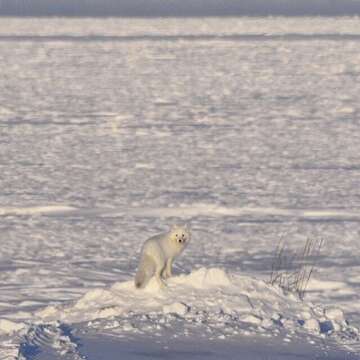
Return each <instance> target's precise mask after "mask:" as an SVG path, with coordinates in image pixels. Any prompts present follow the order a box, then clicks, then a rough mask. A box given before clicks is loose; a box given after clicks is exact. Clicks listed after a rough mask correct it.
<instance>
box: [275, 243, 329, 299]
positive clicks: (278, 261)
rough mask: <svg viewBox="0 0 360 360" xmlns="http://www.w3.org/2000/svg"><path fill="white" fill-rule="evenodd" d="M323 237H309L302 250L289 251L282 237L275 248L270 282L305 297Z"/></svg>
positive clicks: (301, 297) (302, 297)
mask: <svg viewBox="0 0 360 360" xmlns="http://www.w3.org/2000/svg"><path fill="white" fill-rule="evenodd" d="M323 243H324V241H323V239H320V240H318V239H309V238H308V239H307V240H306V242H305V244H304V247H303V249H302V250H301V251H295V252H294V251H289V250H288V249H287V248H286V243H285V241H284V238H283V237H281V238H280V241H279V244H278V246H277V247H276V249H275V253H274V260H273V263H272V268H271V274H270V284H272V285H278V286H280V287H281V288H282V289H283V290H284V291H285V292H292V293H295V294H297V295H298V296H299V298H300V299H304V296H305V292H306V289H307V286H308V284H309V281H310V278H311V275H312V274H313V272H314V269H315V267H316V261H317V260H318V257H319V255H320V251H321V248H322V246H323Z"/></svg>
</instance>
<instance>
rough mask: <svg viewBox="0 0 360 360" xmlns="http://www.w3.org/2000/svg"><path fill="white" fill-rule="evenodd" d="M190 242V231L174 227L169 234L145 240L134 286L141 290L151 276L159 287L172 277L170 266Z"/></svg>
mask: <svg viewBox="0 0 360 360" xmlns="http://www.w3.org/2000/svg"><path fill="white" fill-rule="evenodd" d="M189 240H190V231H189V229H188V228H187V227H186V226H185V227H183V226H178V225H174V226H173V227H172V228H171V229H170V231H169V232H166V233H162V234H159V235H155V236H153V237H151V238H150V239H148V240H146V241H145V243H144V245H143V247H142V249H141V257H140V263H139V267H138V271H137V273H136V276H135V286H136V287H137V288H143V287H145V285H146V284H147V283H148V281H149V280H150V278H151V277H152V276H155V277H156V280H157V281H158V283H159V285H160V286H161V287H163V286H164V282H163V279H167V278H168V277H170V276H171V275H172V273H171V266H172V263H173V261H174V258H175V257H176V256H178V255H180V254H181V252H182V251H183V250H184V249H185V247H186V245H187V244H188V242H189Z"/></svg>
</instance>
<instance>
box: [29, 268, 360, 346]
mask: <svg viewBox="0 0 360 360" xmlns="http://www.w3.org/2000/svg"><path fill="white" fill-rule="evenodd" d="M36 318H37V321H38V322H39V323H49V322H54V321H56V322H57V321H60V322H61V323H69V324H70V323H80V322H82V323H84V322H88V326H91V327H96V328H102V329H112V331H116V332H117V333H129V332H132V333H139V332H140V333H144V332H147V331H151V332H153V331H155V330H159V329H167V328H169V327H171V326H172V325H171V324H172V323H173V322H179V321H181V323H182V325H181V326H182V327H183V329H184V333H185V334H186V333H187V332H188V331H189V329H190V328H194V327H205V328H206V329H205V330H206V332H207V333H209V334H210V335H211V334H212V335H211V336H213V335H214V336H217V337H220V338H224V337H227V336H234V335H237V334H242V335H249V334H259V333H263V334H264V333H265V334H266V333H270V334H279V333H280V332H281V331H285V332H286V333H287V334H294V333H295V332H305V333H309V334H315V335H321V336H325V335H335V336H337V335H338V336H339V338H340V337H341V339H344V338H349V339H350V340H351V341H354V340H355V339H358V336H359V335H358V334H359V332H358V330H357V329H356V328H354V327H351V326H350V325H349V324H348V321H347V320H346V319H345V317H344V314H343V312H342V310H341V309H338V308H334V307H332V308H322V307H321V306H316V307H315V306H313V305H312V304H308V303H306V302H304V301H301V300H299V299H298V298H297V297H296V296H295V295H293V294H284V293H283V291H282V290H281V289H280V288H278V287H274V286H271V285H269V284H267V283H265V282H264V281H261V280H257V279H254V278H250V277H248V276H242V275H238V274H230V275H229V274H227V273H226V272H225V271H224V270H222V269H217V268H210V269H206V268H200V269H198V270H195V271H193V272H192V273H190V274H188V275H179V276H175V277H172V278H170V279H168V281H167V286H166V287H164V288H159V286H158V284H157V282H156V281H155V280H154V281H150V283H149V284H148V286H147V287H146V288H145V289H144V290H139V289H136V288H135V287H134V284H133V281H127V282H120V283H115V284H114V285H113V286H112V287H111V288H108V289H94V290H91V291H89V292H87V293H86V294H85V295H84V296H83V297H81V298H80V299H79V300H77V301H76V302H75V303H72V304H70V305H67V306H61V307H54V306H50V307H47V308H45V309H43V310H41V311H39V312H37V313H36Z"/></svg>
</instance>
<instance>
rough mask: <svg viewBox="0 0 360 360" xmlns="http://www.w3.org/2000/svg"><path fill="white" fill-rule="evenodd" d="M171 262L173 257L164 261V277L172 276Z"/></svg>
mask: <svg viewBox="0 0 360 360" xmlns="http://www.w3.org/2000/svg"><path fill="white" fill-rule="evenodd" d="M172 263H173V259H172V258H170V259H169V260H168V261H167V262H166V266H165V271H164V279H167V278H169V277H170V276H172V270H171V267H172Z"/></svg>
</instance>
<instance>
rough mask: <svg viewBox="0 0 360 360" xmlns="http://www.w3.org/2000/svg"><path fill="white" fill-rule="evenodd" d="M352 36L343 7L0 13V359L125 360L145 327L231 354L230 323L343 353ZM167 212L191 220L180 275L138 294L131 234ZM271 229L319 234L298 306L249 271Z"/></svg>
mask: <svg viewBox="0 0 360 360" xmlns="http://www.w3.org/2000/svg"><path fill="white" fill-rule="evenodd" d="M359 46H360V25H359V21H358V19H357V18H337V19H330V18H329V19H310V18H303V19H301V18H297V19H285V18H269V19H246V18H243V19H203V20H199V19H190V20H186V21H185V22H184V20H183V19H181V20H177V19H172V20H168V21H165V20H156V19H153V20H140V19H139V20H127V19H103V20H91V19H83V20H78V19H72V20H64V19H41V20H40V19H22V20H21V21H20V20H17V19H5V18H2V19H1V22H0V64H1V65H0V66H1V72H0V82H1V87H0V185H1V192H0V241H1V247H0V269H1V272H0V343H1V345H0V354H1V356H0V358H5V359H14V358H17V357H18V356H20V357H21V356H23V357H25V358H26V359H27V360H28V359H40V358H41V357H43V358H46V359H51V358H54V359H56V358H57V357H58V356H60V355H59V354H61V353H66V354H67V356H69V357H70V358H71V359H76V358H77V357H81V356H85V355H86V356H87V357H88V358H89V359H92V358H93V357H91V356H92V355H91V353H93V354H94V353H96V351H101V349H103V348H104V347H106V346H105V345H104V344H108V343H111V344H113V345H112V346H113V347H114V349H117V350H114V351H119V350H118V349H119V347H120V348H121V347H122V348H124V349H128V351H130V350H129V349H132V348H133V346H134V345H133V344H134V343H136V342H137V341H138V342H139V343H140V344H142V346H140V348H141V349H142V350H141V351H140V353H141V352H143V350H144V349H146V348H147V345H148V343H149V341H150V337H149V336H150V335H149V332H150V333H152V336H155V335H153V333H158V334H160V335H159V338H160V339H162V340H163V339H164V338H165V339H168V340H169V343H171V344H172V345H171V346H169V348H170V349H173V352H174V354H175V352H176V351H180V349H179V344H182V342H183V343H184V345H183V349H184V351H188V355H189V356H190V355H191V354H192V355H194V358H195V357H196V356H198V355H199V354H197V355H196V354H195V353H194V342H191V339H192V337H191V336H193V338H196V337H197V338H198V339H199V343H200V339H201V344H205V345H204V348H206V347H207V346H209V347H208V348H209V351H210V352H211V351H214V352H216V351H219V349H221V346H224V345H216V346H215V345H214V346H213V345H211V346H210V345H208V344H210V343H211V341H212V340H210V338H214V339H215V338H216V341H220V342H221V341H222V342H223V344H229V347H228V349H233V350H231V351H230V350H229V351H230V353H229V354H228V355H229V358H231V356H232V355H231V354H234V353H236V352H238V351H239V348H236V344H237V342H236V339H242V340H241V341H240V340H239V341H240V343H241V344H244V346H245V344H250V343H251V341H252V340H244V336H245V337H247V338H250V339H258V338H259V336H260V338H261V340H259V341H257V340H254V341H255V343H256V344H258V347H259V348H261V349H265V350H264V352H263V353H261V352H260V353H258V355H256V356H258V357H259V358H261V356H263V354H264V353H265V354H266V352H267V351H268V350H267V349H268V348H267V346H268V345H266V341H265V340H264V339H268V337H267V336H276V339H277V340H274V343H273V345H274V344H277V341H278V342H279V344H280V343H281V344H284V343H290V344H293V347H291V346H290V348H291V349H292V350H291V351H290V352H288V354H292V355H291V356H293V357H296V356H300V355H301V349H305V348H306V347H304V346H303V344H304V343H306V344H308V345H309V347H308V348H307V350H306V354H309V352H310V353H311V352H312V351H314V354H315V353H316V351H320V350H315V348H316V349H319V348H321V346H323V347H324V346H325V347H326V346H330V347H331V349H333V350H331V351H329V353H328V355H326V356H327V357H326V356H325V358H336V359H341V356H342V355H341V356H340V355H339V356H337V355H336V356H335V355H334V354H337V353H336V351H340V350H339V349H338V347H339V346H346V351H351V352H352V355H351V356H354V358H356V356H357V355H356V351H358V349H359V345H358V335H357V333H356V331H357V329H358V328H359V327H360V315H359V314H360V301H359V289H360V275H359V270H360V260H359V259H360V242H359V235H360V228H359V221H360V162H359V155H358V154H359V153H360V131H359V130H360V117H359V116H360V105H359V104H360V81H359V80H360V79H359V77H360V50H359V49H360V47H359ZM176 222H189V223H190V225H191V228H192V233H193V241H192V243H191V244H190V246H189V248H188V249H187V250H186V252H185V253H184V254H183V256H182V257H181V258H180V259H179V260H178V261H177V262H176V263H175V274H176V275H179V276H178V277H175V278H174V279H171V281H170V283H169V289H167V292H166V291H165V292H161V291H160V292H159V291H158V290H157V289H150V290H151V291H150V292H149V293H146V297H145V300H146V301H145V300H144V301H145V303H144V302H141V301H140V300H139V299H138V298H137V296H142V295H138V294H137V293H133V290H132V289H131V283H130V282H129V281H131V279H132V277H133V275H134V272H135V269H136V262H137V257H138V252H139V249H140V246H141V244H142V242H143V241H144V240H145V239H146V238H147V237H149V236H151V235H153V234H156V233H157V232H161V231H163V230H166V228H167V226H168V225H169V224H172V223H176ZM280 238H285V239H286V241H287V244H288V246H289V248H292V249H299V248H302V247H303V245H304V242H305V241H306V239H307V238H315V239H320V238H323V239H324V241H325V245H324V248H323V251H322V255H321V257H320V258H319V259H318V260H317V269H316V272H315V274H314V275H313V278H312V281H311V282H310V284H309V292H308V294H307V295H306V297H305V301H304V303H301V302H298V301H297V300H296V299H290V298H288V297H287V295H284V294H281V293H279V294H278V295H279V297H280V298H279V304H278V305H277V308H276V306H275V305H274V304H275V302H274V301H272V300H274V297H276V296H277V295H276V294H277V293H276V292H277V291H278V290H277V289H272V288H271V287H270V288H269V286H268V285H267V284H266V282H263V280H268V279H269V272H270V270H271V263H272V258H273V251H274V248H275V247H276V245H277V243H278V242H279V239H280ZM212 269H217V270H215V272H216V274H217V275H215V277H214V276H213V277H212V279H211V281H210V283H209V286H210V288H206V287H205V288H204V281H205V280H201V276H200V275H199V274H203V275H204V274H211V272H212V271H214V270H212ZM180 274H182V275H180ZM219 274H223V275H219ZM204 276H205V275H204ZM218 277H220V281H218V282H217V280H216V279H218ZM234 279H235V280H234ZM236 279H238V280H236ZM239 279H242V281H240V280H239ZM227 280H228V281H229V282H227ZM219 282H220V283H221V284H219ZM239 282H240V283H239ZM205 283H206V281H205ZM199 284H200V285H199ZM261 284H263V285H261ZM225 285H226V286H225ZM219 286H220V287H219ZM223 286H225V288H223ZM261 286H263V288H261ZM251 287H253V288H254V289H255V290H253V293H251V291H250V288H251ZM185 288H186V289H190V290H191V291H193V294H192V293H191V291H190V292H189V293H188V292H185V290H184V289H185ZM224 289H225V290H224ZM158 297H160V300H159V299H158ZM89 298H90V300H91V299H92V300H91V301H88V300H89ZM124 298H125V299H132V301H129V303H128V304H127V305H126V306H125V305H124ZM247 298H249V299H250V302H251V301H254V299H255V298H258V299H259V298H260V299H261V301H260V302H258V303H257V305H256V306H255V310H254V309H253V308H250V307H249V306H250V305H249V301H248V300H247ZM151 299H153V300H151ZM151 301H153V304H152V305H151V304H150V305H149V303H148V302H150V303H151ZM207 301H208V302H209V303H207ZM77 304H80V305H81V304H82V306H83V307H82V308H81V306H80V310H79V307H77ZM139 304H141V306H140V305H139ZM235 308H236V309H237V310H236V311H235V312H236V313H234V311H233V310H234V309H235ZM303 308H304V309H307V310H306V311H307V312H308V313H310V315H311V316H308V315H305V317H304V314H303V310H304V309H303ZM297 309H300V310H301V311H300V310H299V311H298V310H297ZM316 309H320V310H319V311H320V312H319V313H314V314H313V315H312V312H314V311H316ZM62 310H64V311H62ZM75 310H76V311H75ZM241 310H244V311H243V312H241ZM257 311H262V314H259V313H258V312H257ZM306 311H305V312H306ZM151 312H154V314H153V317H154V318H153V319H152V318H151V317H150V318H147V317H146V316H149V314H150V315H151ZM174 312H175V314H176V316H174V315H172V314H173V313H174ZM196 312H198V313H201V314H204V316H205V319H203V320H206V321H205V322H204V323H202V322H201V321H200V325H198V327H196V328H195V329H193V328H191V326H190V324H191V323H192V321H193V320H194V321H195V323H196V316H197V315H196ZM274 312H276V313H277V314H278V315H274V314H273V313H274ZM99 314H100V315H99ZM279 314H280V315H279ZM299 314H300V315H299ZM90 315H91V316H92V317H94V318H90V317H89V316H90ZM245 315H246V316H247V317H246V319H247V320H246V321H243V320H244V318H242V316H245ZM142 316H145V318H142ZM226 316H230V318H226ZM273 316H276V318H274V317H273ZM279 316H280V317H279ZM169 319H170V320H169ZM280 319H289V321H290V322H285V320H284V324H287V326H288V327H286V326H285V325H284V324H282V323H281V321H280ZM291 321H292V322H291ZM89 322H90V324H89ZM163 322H164V323H163ZM263 322H264V323H263ZM225 323H226V324H227V323H229V324H230V325H229V326H227V325H224V324H225ZM280 323H281V325H280ZM114 324H115V325H114ZM126 324H127V325H126ZM164 324H165V325H164ZM166 324H170V325H169V326H168V328H167V327H166ZM214 324H215V325H214ZM246 324H247V325H246ZM249 324H250V325H249ZM266 324H267V327H266V326H265V325H266ZM274 324H275V325H274ZM270 325H271V326H270ZM289 326H290V327H289ZM147 327H148V328H149V331H148V332H147V331H145V330H146V328H147ZM157 327H159V328H157ZM228 328H229V329H230V330H231V331H230V333H227V332H226V331H227V330H226V329H228ZM109 329H110V330H111V329H112V330H111V331H110V330H109ZM141 329H142V330H141ZM154 329H155V330H154ZM156 329H157V330H156ZM169 329H170V330H171V329H172V331H173V332H174V335H177V336H180V337H181V340H179V342H178V343H177V342H176V341H174V339H172V337H171V336H172V335H171V336H170V333H171V332H169V331H170V330H169ZM261 329H263V330H261ZM137 330H139V331H141V333H137ZM234 331H237V332H238V333H237V334H236V333H234ZM247 331H248V332H249V333H248V334H247V333H246V334H245V333H244V332H247ZM292 332H293V333H292ZM73 334H74V335H73ZM161 334H162V335H161ZM201 334H205V337H203V338H202V337H201ZM262 335H264V336H262ZM76 336H78V337H79V338H80V339H82V342H83V343H84V344H86V346H84V347H83V349H79V348H78V345H77V341H76ZM120 337H121V339H122V340H121V341H119V343H116V341H115V340H114V339H116V338H120ZM218 337H220V338H218ZM38 339H40V340H38ZM94 339H97V341H98V343H97V344H98V345H96V346H95V345H94V344H95V343H96V341H95V340H94ZM286 339H288V340H286ZM289 339H290V340H289ZM214 341H215V340H214ZM248 341H250V343H249V342H248ZM311 341H312V342H313V343H311ZM49 344H50V345H49ZM296 344H297V345H296ZM299 344H300V345H299ZM334 344H335V345H334ZM153 346H154V347H153V348H151V349H152V350H151V351H153V352H152V355H151V356H153V357H156V356H157V357H161V356H164V354H163V353H162V352H161V351H163V350H161V349H163V348H161V349H160V350H159V348H156V345H153ZM282 346H283V345H282ZM334 347H335V348H336V349H335V348H334ZM246 348H247V349H249V351H250V352H251V351H254V350H255V349H254V348H257V346H255V347H254V346H250V345H249V346H246ZM272 348H274V347H272ZM275 348H276V349H279V350H278V353H276V351H275V350H274V351H275V353H274V357H275V358H276V356H275V355H277V356H278V357H279V356H280V355H279V354H280V352H281V351H282V350H281V349H282V347H281V346H280V345H279V346H275ZM19 349H20V350H21V351H20V355H18V354H19ZM89 349H92V350H91V351H90V350H89ZM216 349H218V350H216ZM296 349H298V350H299V351H300V355H299V352H297V351H298V350H296ZM156 351H158V353H157V355H156ZM244 351H245V350H244ZM304 351H305V350H304ZM341 351H343V350H341ZM284 353H285V354H286V352H284ZM154 354H155V355H156V356H155V355H154ZM253 354H254V353H253ZM294 354H295V355H294ZM304 354H305V353H302V355H301V356H303V355H304ZM321 354H323V352H321ZM354 354H355V355H354ZM203 355H204V354H203ZM205 355H206V354H205ZM205 355H204V356H205ZM104 356H105V355H104ZM109 356H110V355H109ZM134 356H138V357H140V358H141V354H137V355H136V354H135V355H134ZM178 356H179V357H180V355H179V353H178ZM346 356H348V355H346ZM349 356H350V355H349ZM190 357H191V356H190ZM283 357H284V358H286V355H284V356H283ZM129 358H130V357H129ZM254 358H255V357H254ZM288 358H291V357H290V355H289V356H288ZM344 358H345V355H344Z"/></svg>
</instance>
